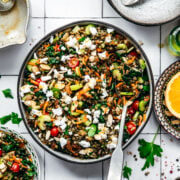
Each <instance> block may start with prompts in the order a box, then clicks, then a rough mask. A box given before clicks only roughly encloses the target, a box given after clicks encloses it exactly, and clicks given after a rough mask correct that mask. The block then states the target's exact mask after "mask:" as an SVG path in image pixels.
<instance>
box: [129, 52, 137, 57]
mask: <svg viewBox="0 0 180 180" xmlns="http://www.w3.org/2000/svg"><path fill="white" fill-rule="evenodd" d="M129 55H131V56H136V57H138V53H137V52H136V51H131V52H130V53H129Z"/></svg>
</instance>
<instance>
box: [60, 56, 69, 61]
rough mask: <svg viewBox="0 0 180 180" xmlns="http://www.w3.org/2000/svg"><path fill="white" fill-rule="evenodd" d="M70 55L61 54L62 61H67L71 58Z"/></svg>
mask: <svg viewBox="0 0 180 180" xmlns="http://www.w3.org/2000/svg"><path fill="white" fill-rule="evenodd" d="M70 57H71V56H70V55H67V56H65V55H63V56H61V61H62V62H66V60H69V59H70Z"/></svg>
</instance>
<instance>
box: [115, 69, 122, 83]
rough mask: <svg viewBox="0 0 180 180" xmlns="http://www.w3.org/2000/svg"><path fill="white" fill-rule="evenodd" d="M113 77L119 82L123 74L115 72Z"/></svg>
mask: <svg viewBox="0 0 180 180" xmlns="http://www.w3.org/2000/svg"><path fill="white" fill-rule="evenodd" d="M113 77H114V78H115V79H117V80H118V81H120V80H121V79H122V76H121V73H120V71H119V70H118V69H115V70H113Z"/></svg>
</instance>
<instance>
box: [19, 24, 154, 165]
mask: <svg viewBox="0 0 180 180" xmlns="http://www.w3.org/2000/svg"><path fill="white" fill-rule="evenodd" d="M87 24H95V25H98V26H104V27H108V28H113V29H114V30H115V31H116V32H119V33H120V34H122V35H124V36H125V37H127V38H128V39H129V40H130V41H131V42H132V44H133V45H134V46H135V47H136V48H137V49H139V50H140V52H141V56H142V58H144V59H145V61H146V65H147V71H148V77H149V80H150V103H149V108H148V111H147V120H146V122H144V123H143V124H142V125H141V127H139V128H138V129H137V131H136V133H135V134H134V135H133V136H132V137H131V138H130V139H129V141H128V142H127V143H126V144H124V145H123V149H125V148H126V147H127V146H128V145H129V144H130V143H131V142H132V141H133V140H134V139H135V138H136V137H137V135H138V134H139V133H140V132H141V131H142V129H143V128H144V127H145V125H146V123H147V121H148V119H149V117H150V114H151V111H152V103H153V89H154V88H153V85H154V80H153V75H152V70H151V66H150V63H149V60H148V58H147V56H146V55H145V53H144V51H143V50H142V49H141V47H140V46H139V45H138V43H137V42H136V41H135V40H134V39H133V38H132V37H131V36H130V35H128V34H127V33H126V32H124V31H123V30H121V29H119V28H118V27H116V26H113V25H111V24H108V23H104V22H99V21H78V22H73V23H70V24H68V25H65V26H63V27H61V28H58V29H56V30H54V31H52V32H51V33H49V34H48V35H46V36H45V37H44V38H42V39H41V40H40V41H39V42H38V43H37V44H36V45H35V46H34V47H33V48H32V50H31V51H30V52H29V53H28V55H27V57H26V58H25V61H24V63H23V65H22V67H21V70H20V75H19V79H18V86H17V96H18V103H19V108H20V112H21V115H22V118H23V120H24V123H25V125H26V128H27V129H28V131H29V133H30V134H31V136H32V137H33V138H34V140H35V141H36V142H37V143H38V144H39V145H40V146H41V147H42V148H44V149H45V150H46V151H48V152H49V153H51V154H52V155H54V156H56V157H58V158H61V159H64V160H67V161H70V162H76V163H95V162H99V161H102V160H106V159H108V158H110V155H106V156H104V157H101V158H99V159H83V160H82V159H78V158H75V157H72V156H70V155H68V154H64V153H61V152H57V151H53V150H52V149H51V148H49V147H48V146H46V145H44V144H42V143H41V141H40V140H39V138H38V137H37V135H36V134H35V133H34V132H33V131H32V129H31V128H30V127H29V125H28V122H27V119H26V115H25V110H24V107H23V103H22V102H21V97H20V93H19V92H20V87H21V86H22V82H23V75H24V70H25V68H26V65H27V62H28V61H29V60H30V58H31V57H32V56H33V54H34V52H35V51H36V50H37V49H38V48H39V47H40V46H41V45H42V44H43V43H44V42H45V41H47V40H48V39H49V38H50V36H51V35H54V34H55V33H57V32H60V31H63V30H65V29H67V28H70V27H73V26H75V25H87Z"/></svg>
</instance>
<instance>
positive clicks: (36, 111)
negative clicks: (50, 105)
mask: <svg viewBox="0 0 180 180" xmlns="http://www.w3.org/2000/svg"><path fill="white" fill-rule="evenodd" d="M31 114H32V115H34V114H35V115H36V116H41V115H42V112H41V111H39V110H37V109H32V111H31Z"/></svg>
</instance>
